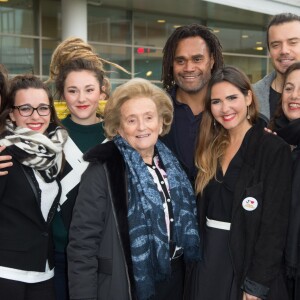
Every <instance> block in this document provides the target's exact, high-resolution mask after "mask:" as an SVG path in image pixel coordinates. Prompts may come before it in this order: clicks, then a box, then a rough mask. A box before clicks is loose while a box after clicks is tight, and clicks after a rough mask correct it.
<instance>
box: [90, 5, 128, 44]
mask: <svg viewBox="0 0 300 300" xmlns="http://www.w3.org/2000/svg"><path fill="white" fill-rule="evenodd" d="M130 22H131V17H130V14H128V13H127V11H122V10H117V9H108V8H103V7H100V6H94V5H88V40H89V41H95V42H106V43H122V44H131V26H130Z"/></svg>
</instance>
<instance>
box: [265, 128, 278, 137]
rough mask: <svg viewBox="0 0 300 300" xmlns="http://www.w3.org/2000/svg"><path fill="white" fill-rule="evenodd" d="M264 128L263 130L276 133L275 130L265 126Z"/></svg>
mask: <svg viewBox="0 0 300 300" xmlns="http://www.w3.org/2000/svg"><path fill="white" fill-rule="evenodd" d="M264 130H265V131H266V132H269V133H273V134H274V135H277V132H275V131H272V130H271V129H269V128H267V127H265V128H264Z"/></svg>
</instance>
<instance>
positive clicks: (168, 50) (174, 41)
mask: <svg viewBox="0 0 300 300" xmlns="http://www.w3.org/2000/svg"><path fill="white" fill-rule="evenodd" d="M189 37H200V38H202V39H203V40H204V41H205V42H206V44H207V46H208V49H209V52H210V54H212V56H213V58H214V65H213V68H212V71H211V72H212V74H213V73H214V72H215V71H216V70H218V69H219V68H221V67H223V64H224V61H223V55H222V46H221V44H220V41H219V39H218V38H217V37H216V35H214V34H213V33H212V31H211V30H210V29H209V28H207V27H206V26H203V25H200V24H190V25H185V26H181V27H178V28H176V29H175V30H174V32H173V33H172V34H171V36H170V37H169V38H168V40H167V42H166V44H165V47H164V49H163V62H162V77H161V79H162V82H163V87H164V88H165V89H166V90H167V91H170V90H171V89H172V87H173V86H174V85H175V82H174V76H173V62H174V56H175V51H176V48H177V45H178V43H179V42H180V41H181V40H182V39H186V38H189Z"/></svg>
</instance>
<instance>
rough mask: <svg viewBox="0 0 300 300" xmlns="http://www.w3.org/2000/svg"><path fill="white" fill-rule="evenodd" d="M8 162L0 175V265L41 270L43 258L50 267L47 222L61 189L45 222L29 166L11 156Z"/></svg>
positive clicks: (37, 190)
mask: <svg viewBox="0 0 300 300" xmlns="http://www.w3.org/2000/svg"><path fill="white" fill-rule="evenodd" d="M3 153H4V152H3ZM1 154H2V153H1ZM6 154H7V151H6ZM12 162H13V166H12V167H9V169H8V174H7V175H6V176H0V266H3V267H9V268H15V269H20V270H25V271H36V272H44V271H45V266H46V260H47V259H48V262H49V266H50V268H53V267H54V259H53V242H52V237H51V226H50V223H51V221H52V219H53V216H54V213H55V211H56V209H57V205H58V200H59V197H60V191H61V189H60V190H59V193H58V195H57V196H56V199H55V200H54V202H53V204H52V207H51V209H50V211H49V214H48V218H47V221H45V220H44V217H43V215H42V212H41V209H40V201H41V194H40V189H39V186H38V182H37V181H36V179H35V176H34V173H33V171H32V169H31V168H29V167H26V166H23V165H21V164H20V163H19V162H18V161H16V160H15V159H14V158H13V159H12ZM59 187H60V185H59Z"/></svg>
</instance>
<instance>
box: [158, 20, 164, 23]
mask: <svg viewBox="0 0 300 300" xmlns="http://www.w3.org/2000/svg"><path fill="white" fill-rule="evenodd" d="M157 23H166V20H157Z"/></svg>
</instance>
